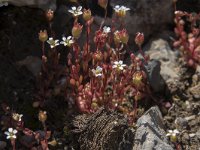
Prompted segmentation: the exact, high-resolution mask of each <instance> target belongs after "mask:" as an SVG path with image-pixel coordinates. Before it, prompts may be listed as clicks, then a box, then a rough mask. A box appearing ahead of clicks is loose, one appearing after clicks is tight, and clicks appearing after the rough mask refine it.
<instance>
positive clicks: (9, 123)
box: [1, 104, 51, 150]
mask: <svg viewBox="0 0 200 150" xmlns="http://www.w3.org/2000/svg"><path fill="white" fill-rule="evenodd" d="M1 106H2V109H3V110H4V113H5V114H4V115H2V116H1V125H2V130H5V129H7V131H5V132H4V133H5V135H6V139H8V140H10V142H11V145H12V147H13V150H16V149H17V146H16V141H17V139H19V141H20V143H21V144H22V145H24V146H25V147H27V148H36V149H43V150H47V149H48V145H49V144H50V142H48V140H49V138H50V137H51V131H48V130H47V127H46V123H45V122H46V120H47V113H46V111H40V112H39V114H38V120H39V121H40V122H41V123H42V125H43V131H42V130H38V131H32V130H30V129H29V128H26V127H25V124H24V119H23V114H18V113H16V112H15V111H13V110H11V109H10V107H9V106H7V105H6V104H2V105H1ZM24 135H25V136H26V138H30V139H31V141H29V142H27V141H28V140H26V139H23V136H24Z"/></svg>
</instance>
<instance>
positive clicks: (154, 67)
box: [145, 60, 165, 92]
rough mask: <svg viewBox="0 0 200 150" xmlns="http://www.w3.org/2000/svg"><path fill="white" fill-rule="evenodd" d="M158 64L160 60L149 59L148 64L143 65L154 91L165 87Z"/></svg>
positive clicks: (159, 90) (160, 90)
mask: <svg viewBox="0 0 200 150" xmlns="http://www.w3.org/2000/svg"><path fill="white" fill-rule="evenodd" d="M160 65H161V64H160V62H159V61H157V60H151V61H149V62H148V65H145V72H146V73H147V77H148V81H149V83H150V85H151V87H152V88H153V90H154V92H162V91H163V90H164V88H165V83H164V80H163V78H162V77H161V75H160Z"/></svg>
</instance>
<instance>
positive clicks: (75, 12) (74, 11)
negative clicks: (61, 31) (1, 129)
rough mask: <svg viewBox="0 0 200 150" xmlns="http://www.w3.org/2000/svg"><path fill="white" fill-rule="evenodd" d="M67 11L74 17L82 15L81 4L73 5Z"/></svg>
mask: <svg viewBox="0 0 200 150" xmlns="http://www.w3.org/2000/svg"><path fill="white" fill-rule="evenodd" d="M68 12H70V13H72V14H73V15H74V16H75V17H76V16H79V15H82V14H83V12H82V6H79V7H77V8H76V7H75V6H73V7H72V8H71V9H70V10H68Z"/></svg>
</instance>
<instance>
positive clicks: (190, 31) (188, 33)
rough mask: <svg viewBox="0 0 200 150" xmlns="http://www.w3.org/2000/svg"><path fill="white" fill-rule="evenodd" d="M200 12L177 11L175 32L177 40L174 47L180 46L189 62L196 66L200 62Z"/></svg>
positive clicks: (190, 64)
mask: <svg viewBox="0 0 200 150" xmlns="http://www.w3.org/2000/svg"><path fill="white" fill-rule="evenodd" d="M199 21H200V13H199V14H197V13H187V12H183V11H175V24H176V27H175V29H174V30H175V34H176V36H177V38H178V39H177V40H176V41H175V42H174V47H178V48H179V49H180V50H181V52H182V54H183V57H184V58H185V60H186V62H187V64H188V65H189V66H191V67H194V68H195V67H196V64H199V63H200V28H199Z"/></svg>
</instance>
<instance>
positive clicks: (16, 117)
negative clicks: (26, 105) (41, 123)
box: [12, 113, 23, 121]
mask: <svg viewBox="0 0 200 150" xmlns="http://www.w3.org/2000/svg"><path fill="white" fill-rule="evenodd" d="M22 116H23V115H22V114H18V113H13V114H12V118H13V119H14V120H15V121H22Z"/></svg>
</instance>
